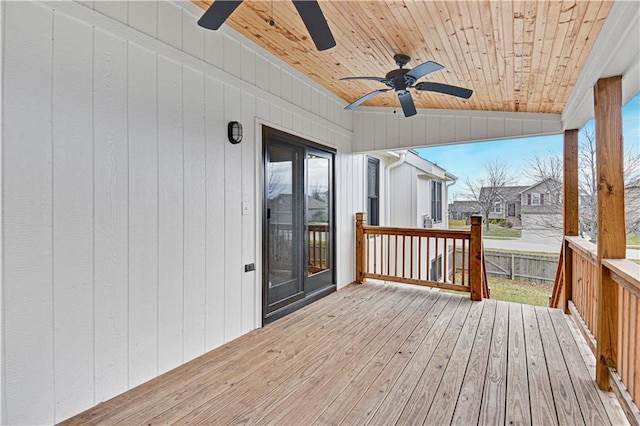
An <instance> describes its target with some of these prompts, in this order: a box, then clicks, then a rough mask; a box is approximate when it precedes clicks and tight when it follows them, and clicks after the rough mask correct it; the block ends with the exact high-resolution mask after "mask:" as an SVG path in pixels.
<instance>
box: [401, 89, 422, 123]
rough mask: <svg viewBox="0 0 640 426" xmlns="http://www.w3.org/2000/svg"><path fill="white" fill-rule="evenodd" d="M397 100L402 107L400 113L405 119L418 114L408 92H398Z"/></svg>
mask: <svg viewBox="0 0 640 426" xmlns="http://www.w3.org/2000/svg"><path fill="white" fill-rule="evenodd" d="M398 99H400V105H402V111H403V112H404V116H405V117H411V116H412V115H416V114H417V113H418V111H416V105H415V104H414V103H413V97H412V96H411V93H410V92H398Z"/></svg>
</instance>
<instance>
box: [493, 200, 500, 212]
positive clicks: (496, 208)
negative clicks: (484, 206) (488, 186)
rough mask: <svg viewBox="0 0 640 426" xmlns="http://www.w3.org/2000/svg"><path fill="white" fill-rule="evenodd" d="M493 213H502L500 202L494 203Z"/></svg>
mask: <svg viewBox="0 0 640 426" xmlns="http://www.w3.org/2000/svg"><path fill="white" fill-rule="evenodd" d="M493 212H494V213H502V203H501V202H500V201H496V202H495V204H494V205H493Z"/></svg>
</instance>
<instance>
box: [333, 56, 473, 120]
mask: <svg viewBox="0 0 640 426" xmlns="http://www.w3.org/2000/svg"><path fill="white" fill-rule="evenodd" d="M393 59H394V60H395V61H396V64H397V65H398V69H395V70H391V71H389V72H388V73H387V75H386V76H384V77H345V78H341V79H340V80H374V81H379V82H380V83H383V84H385V85H387V86H388V87H389V89H378V90H375V91H373V92H371V93H367V94H366V95H364V96H363V97H361V98H359V99H357V100H355V101H354V102H352V103H350V104H349V105H347V106H346V107H345V108H344V109H354V108H356V107H357V106H358V105H360V104H362V103H363V102H366V101H367V100H369V99H371V98H373V97H374V96H377V95H379V94H381V93H385V92H388V91H389V90H394V91H395V92H396V93H397V95H398V100H399V101H400V106H402V111H403V112H404V116H405V117H411V116H413V115H416V114H417V111H416V106H415V104H414V102H413V97H412V96H411V92H410V91H409V89H415V90H420V91H428V92H437V93H443V94H446V95H451V96H457V97H459V98H463V99H469V98H470V97H471V95H472V94H473V90H470V89H465V88H464V87H458V86H451V85H449V84H443V83H432V82H420V83H418V82H417V81H418V80H419V79H421V78H422V77H424V76H425V75H427V74H431V73H432V72H435V71H439V70H441V69H444V67H443V66H442V65H440V64H438V63H435V62H432V61H427V62H425V63H423V64H420V65H418V66H416V67H414V68H412V69H407V68H404V66H405V65H407V63H409V61H410V60H411V57H409V56H407V55H403V54H397V55H394V57H393Z"/></svg>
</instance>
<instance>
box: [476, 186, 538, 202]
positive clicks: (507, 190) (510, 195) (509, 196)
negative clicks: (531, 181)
mask: <svg viewBox="0 0 640 426" xmlns="http://www.w3.org/2000/svg"><path fill="white" fill-rule="evenodd" d="M526 188H527V187H526V186H503V187H502V188H500V189H499V190H498V196H499V197H500V198H501V199H502V200H503V201H505V202H507V203H515V202H519V201H520V193H521V192H522V191H523V190H524V189H526ZM490 189H491V187H486V186H485V187H482V188H481V189H480V198H482V193H483V192H486V191H489V190H490Z"/></svg>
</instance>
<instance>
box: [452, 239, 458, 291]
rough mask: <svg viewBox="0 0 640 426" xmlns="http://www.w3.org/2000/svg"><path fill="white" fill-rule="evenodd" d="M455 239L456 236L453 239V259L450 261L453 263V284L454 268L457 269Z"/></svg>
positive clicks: (454, 280)
mask: <svg viewBox="0 0 640 426" xmlns="http://www.w3.org/2000/svg"><path fill="white" fill-rule="evenodd" d="M456 241H458V239H457V238H454V239H453V260H452V261H451V264H452V265H453V284H455V283H456V269H457V267H458V266H457V265H458V263H457V261H458V260H457V258H456V257H457V253H456Z"/></svg>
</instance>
